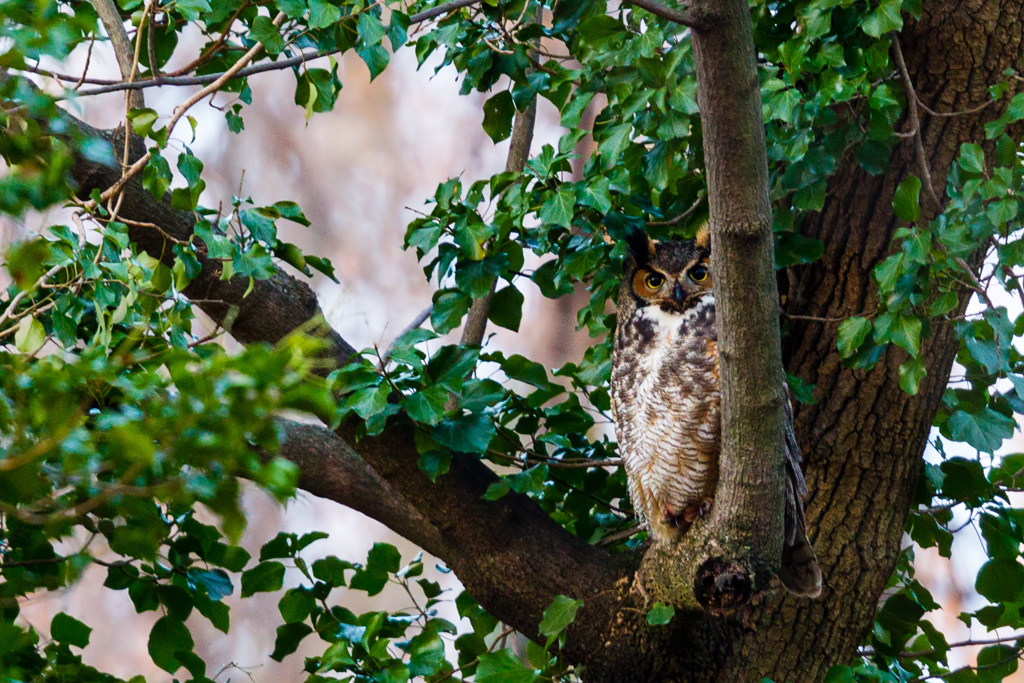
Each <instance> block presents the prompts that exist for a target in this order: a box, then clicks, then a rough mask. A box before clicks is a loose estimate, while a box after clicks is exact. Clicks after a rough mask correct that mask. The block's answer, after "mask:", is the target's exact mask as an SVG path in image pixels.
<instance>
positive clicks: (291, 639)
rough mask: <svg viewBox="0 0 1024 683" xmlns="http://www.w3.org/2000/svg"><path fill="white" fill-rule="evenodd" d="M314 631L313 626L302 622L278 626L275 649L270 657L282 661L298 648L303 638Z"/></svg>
mask: <svg viewBox="0 0 1024 683" xmlns="http://www.w3.org/2000/svg"><path fill="white" fill-rule="evenodd" d="M312 632H313V629H312V627H310V626H309V625H308V624H304V623H301V622H300V623H295V624H283V625H281V626H278V627H277V638H276V639H275V640H274V651H273V652H271V653H270V658H271V659H273V660H274V661H275V662H280V661H281V660H283V659H284V658H285V657H287V656H288V655H290V654H292V653H293V652H295V651H296V650H298V649H299V643H301V642H302V639H303V638H305V637H306V636H308V635H309V634H310V633H312Z"/></svg>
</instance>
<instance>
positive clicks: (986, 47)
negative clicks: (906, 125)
mask: <svg viewBox="0 0 1024 683" xmlns="http://www.w3.org/2000/svg"><path fill="white" fill-rule="evenodd" d="M1022 23H1024V4H1022V3H1021V2H1019V0H1011V1H1002V0H991V1H988V2H970V3H925V7H924V16H922V18H921V21H919V22H912V23H910V24H908V26H907V27H906V28H905V29H904V31H903V32H902V33H901V35H900V36H899V40H900V44H901V45H902V49H903V53H904V55H905V57H906V60H907V66H908V69H909V71H910V74H911V79H912V80H913V82H914V85H915V88H916V90H917V94H918V96H919V97H920V99H921V100H922V101H923V102H924V103H925V104H927V105H928V107H929V108H930V109H931V110H933V111H936V112H955V111H965V110H970V109H973V108H975V107H978V106H979V105H981V104H984V103H985V102H986V101H987V100H988V99H989V97H988V94H987V89H988V86H990V85H992V84H994V83H997V82H999V81H1001V80H1003V79H1004V78H1005V77H1004V76H1002V72H1003V70H1004V69H1006V68H1016V67H1018V66H1019V60H1020V54H1021V48H1022V45H1024V31H1022V30H1021V26H1022ZM1011 96H1012V93H1010V94H1009V95H1005V96H1004V99H1003V100H1001V101H1000V102H999V103H997V105H996V106H993V107H989V108H987V109H985V110H983V111H981V112H976V113H973V114H965V115H961V116H952V117H933V116H929V115H928V114H923V118H922V123H921V125H922V141H923V143H924V149H925V154H926V157H927V160H928V164H929V166H930V169H931V175H932V178H933V181H934V182H935V185H936V192H937V194H938V195H939V196H940V197H944V187H945V179H946V177H947V175H948V173H949V170H950V167H951V165H952V163H953V160H954V159H955V158H956V156H957V155H958V153H959V148H960V144H961V143H963V142H966V141H979V140H984V138H985V134H984V123H985V122H986V121H989V120H992V119H994V118H997V117H998V114H999V111H1000V110H1001V109H1002V107H1004V106H1005V102H1008V101H1009V98H1010V97H1011ZM916 164H917V162H916V158H915V154H914V144H913V141H912V140H910V139H908V140H906V141H904V142H903V143H902V144H901V145H899V146H898V147H897V148H896V149H895V150H894V152H893V155H892V159H891V161H890V168H889V171H888V173H886V174H885V175H880V176H872V175H870V174H868V173H867V172H865V171H864V170H862V169H860V168H859V167H858V165H857V162H856V161H855V159H854V158H853V156H852V155H850V156H849V157H848V158H847V159H845V160H844V162H843V163H842V165H841V167H840V169H839V171H838V172H837V173H836V175H835V177H834V178H833V179H832V181H831V183H830V185H829V191H828V196H829V198H828V200H827V201H826V204H825V207H824V210H823V211H822V212H821V213H820V214H817V215H814V216H812V217H811V219H810V220H809V221H808V222H807V223H806V225H805V226H804V229H803V233H804V234H805V235H807V236H810V237H814V238H816V239H819V240H821V241H822V242H823V243H824V245H825V255H824V256H823V257H822V259H821V261H819V262H818V263H815V264H814V265H812V266H810V267H808V268H807V269H806V272H804V273H800V274H799V278H798V279H799V285H798V286H796V287H794V288H793V289H791V291H790V292H789V297H788V306H787V308H788V309H789V310H788V312H790V313H795V314H802V315H810V316H817V317H823V318H828V319H829V320H832V319H835V318H840V319H841V318H844V317H848V316H852V315H857V314H859V313H862V312H865V311H867V312H873V311H874V310H876V308H877V305H878V299H877V295H876V294H877V283H876V282H875V281H874V279H873V278H872V271H873V269H874V267H875V266H876V265H877V264H878V263H879V262H880V261H882V260H883V259H884V258H885V257H886V256H888V255H889V254H890V253H891V248H890V241H891V239H892V235H893V233H894V232H895V230H896V228H897V221H896V219H895V216H894V215H893V210H892V205H891V201H890V198H891V197H892V196H893V192H894V190H895V189H896V186H897V185H898V184H899V183H900V182H901V181H902V180H903V179H905V178H906V177H907V175H908V174H910V173H914V174H918V173H917V165H916ZM921 197H922V204H923V207H922V208H923V210H924V218H926V219H927V218H930V217H931V216H932V215H933V213H930V212H929V211H928V208H929V204H928V202H926V201H925V193H924V192H922V195H921ZM968 298H969V297H967V296H964V297H962V299H961V302H960V311H961V312H962V310H963V309H964V308H965V307H966V305H967V299H968ZM838 325H839V323H838V322H809V321H803V320H793V321H791V324H790V333H789V335H788V337H787V339H786V341H785V342H784V345H785V347H784V356H785V358H786V365H787V368H788V370H789V372H790V373H792V374H794V375H796V376H798V377H801V378H802V379H804V380H805V381H807V382H809V383H811V384H814V385H816V388H815V391H814V397H815V399H816V403H815V404H814V405H810V406H798V407H797V410H798V412H797V415H796V429H797V434H798V437H799V440H800V444H801V446H802V447H803V450H804V462H805V469H806V471H807V473H808V486H809V488H810V497H809V500H808V518H809V519H808V521H809V525H810V530H811V534H812V535H811V538H812V541H813V543H814V547H815V551H816V552H817V554H818V558H819V560H820V561H821V564H822V567H823V569H824V571H825V577H826V578H825V588H824V593H823V596H822V599H821V600H817V601H806V600H794V599H791V598H787V599H784V600H781V601H779V600H776V601H772V602H769V606H767V607H765V608H764V610H763V612H762V614H761V615H760V617H759V619H758V628H757V631H756V632H755V633H752V634H751V635H749V636H748V637H747V638H746V639H745V640H744V642H743V646H742V648H740V649H739V650H738V652H739V655H740V656H739V657H737V658H736V661H735V662H734V666H731V667H729V669H730V673H727V674H725V675H723V676H721V677H720V678H719V680H722V681H731V680H736V681H740V680H758V679H759V678H760V677H761V676H768V677H769V678H771V679H772V680H775V681H818V680H821V679H822V678H823V677H824V675H825V673H826V671H827V670H828V669H829V667H830V666H831V665H833V664H835V663H837V662H842V661H844V660H847V659H848V658H849V657H850V656H851V655H852V654H853V652H854V650H855V648H856V647H857V645H858V643H859V642H860V641H861V640H862V638H863V637H864V635H865V634H866V633H867V631H868V629H869V628H870V627H871V624H872V621H873V619H874V615H875V612H876V611H877V606H878V600H879V596H880V595H881V592H882V590H883V588H884V587H885V583H886V580H887V579H888V578H889V576H890V574H891V572H892V571H893V568H894V565H895V562H896V559H897V555H898V554H899V551H900V548H901V546H902V539H903V529H904V523H905V519H906V515H907V512H908V510H909V508H910V501H911V498H912V495H913V492H914V488H915V484H916V481H917V474H918V472H919V470H920V467H921V454H922V452H923V450H924V448H925V445H926V442H927V438H928V434H929V430H930V428H931V424H932V420H933V418H934V417H935V413H936V411H937V410H938V407H939V402H940V400H941V398H942V393H943V391H944V389H945V387H946V380H947V378H948V377H949V373H950V368H951V367H952V364H953V359H954V357H955V355H956V351H957V348H958V341H957V338H956V334H955V330H954V329H953V326H952V325H948V324H941V323H939V324H934V325H933V326H932V335H931V337H930V338H929V339H927V340H926V341H924V343H923V344H922V351H921V356H922V357H923V358H924V359H925V362H926V364H927V369H928V376H927V377H926V378H925V379H924V380H923V381H922V382H921V387H920V391H919V393H918V395H917V396H913V397H911V396H908V395H907V394H905V393H903V392H902V391H901V390H900V387H899V381H898V374H897V373H898V370H899V366H900V364H901V363H902V362H903V361H904V360H906V357H907V356H906V354H905V353H904V352H903V351H901V350H899V349H895V348H892V349H890V350H889V351H888V352H887V353H886V355H885V356H884V357H883V358H882V360H881V361H880V362H879V364H878V365H877V366H876V367H875V368H874V369H873V370H871V371H867V372H865V371H854V370H851V369H848V368H845V367H843V366H842V365H841V364H840V358H839V354H838V351H837V348H836V335H837V328H838Z"/></svg>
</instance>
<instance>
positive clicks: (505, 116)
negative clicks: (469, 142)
mask: <svg viewBox="0 0 1024 683" xmlns="http://www.w3.org/2000/svg"><path fill="white" fill-rule="evenodd" d="M515 111H516V108H515V105H513V104H512V93H510V92H509V91H507V90H502V91H501V92H499V93H498V94H497V95H494V96H493V97H491V98H490V99H488V100H487V101H486V102H484V123H483V128H484V132H486V133H487V135H488V136H490V138H491V140H493V141H494V142H501V141H502V140H504V139H505V138H507V137H508V136H509V135H511V134H512V118H513V116H514V115H515Z"/></svg>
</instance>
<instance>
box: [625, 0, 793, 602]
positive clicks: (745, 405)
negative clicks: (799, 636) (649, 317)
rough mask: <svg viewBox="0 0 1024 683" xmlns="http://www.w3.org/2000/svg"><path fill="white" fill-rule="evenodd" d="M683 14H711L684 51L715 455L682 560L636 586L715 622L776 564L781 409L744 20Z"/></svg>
mask: <svg viewBox="0 0 1024 683" xmlns="http://www.w3.org/2000/svg"><path fill="white" fill-rule="evenodd" d="M692 7H693V10H694V11H697V12H711V11H715V12H718V21H717V23H716V24H715V25H714V27H713V29H711V30H708V31H706V32H705V31H695V32H694V34H693V37H692V40H693V53H694V64H695V66H696V71H697V92H698V101H699V105H700V116H701V123H702V126H703V130H704V158H705V160H706V164H707V180H708V203H709V210H710V215H711V266H712V272H713V274H714V279H715V303H716V310H717V314H716V317H717V321H716V325H717V332H718V356H719V363H720V371H719V375H720V386H721V392H722V440H721V443H722V449H721V455H720V457H719V480H718V487H717V489H716V493H715V505H714V509H713V511H712V512H711V516H710V518H709V519H708V523H707V524H706V525H701V526H699V527H697V528H696V529H693V530H691V531H690V532H689V534H688V536H692V538H684V539H683V540H684V544H683V545H685V546H687V548H686V549H685V551H684V550H681V549H680V548H665V549H655V552H651V553H648V556H647V557H646V558H645V562H644V567H643V568H642V569H641V578H642V579H644V580H645V581H646V583H645V585H646V587H647V590H648V591H649V592H652V591H653V593H652V594H657V595H663V596H665V597H672V598H673V602H674V603H676V604H679V602H680V601H681V600H683V601H685V600H686V599H687V598H689V599H691V600H692V599H695V600H696V602H697V603H699V604H700V605H702V606H704V607H705V608H709V609H713V610H717V609H732V608H735V607H736V606H738V605H740V604H743V603H745V602H746V601H748V600H749V599H750V598H751V597H752V596H753V595H754V594H756V593H758V592H760V591H761V590H763V589H764V588H765V587H766V586H767V583H768V580H769V579H770V577H771V575H772V574H773V573H774V572H775V571H776V570H777V569H778V567H779V564H780V558H781V553H782V536H783V533H782V532H783V502H784V472H785V469H784V455H783V454H784V443H785V442H784V438H785V437H784V430H783V420H784V403H783V401H784V400H786V397H785V395H784V393H783V391H784V389H783V388H784V379H783V378H784V377H785V375H784V374H783V369H782V352H781V341H780V338H779V321H778V303H777V302H778V293H777V290H776V283H775V261H774V254H773V236H772V213H771V205H770V203H769V198H768V160H767V156H766V153H765V138H764V123H763V120H762V113H761V97H760V91H759V89H758V85H757V84H758V79H757V63H756V60H755V50H754V42H753V26H752V22H751V19H750V11H749V9H748V5H747V3H746V1H745V0H694V2H693V4H692ZM691 548H696V549H698V550H697V552H696V553H694V552H693V551H692V550H691ZM672 561H676V562H681V563H682V564H683V566H684V570H683V572H684V573H683V578H684V580H690V581H692V582H693V584H692V585H691V586H684V587H680V586H678V585H675V584H673V583H670V582H668V581H666V580H665V579H663V578H661V577H663V576H664V574H665V570H666V568H667V567H669V566H671V562H672ZM694 565H697V566H694ZM681 588H682V589H683V590H682V591H681V590H680V589H681ZM691 591H692V597H690V595H688V594H689V593H690V592H691ZM680 592H682V595H680ZM657 595H656V596H655V597H657Z"/></svg>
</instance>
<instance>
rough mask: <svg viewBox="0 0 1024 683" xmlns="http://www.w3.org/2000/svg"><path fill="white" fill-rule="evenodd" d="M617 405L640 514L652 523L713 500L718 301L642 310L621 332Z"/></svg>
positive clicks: (709, 299)
mask: <svg viewBox="0 0 1024 683" xmlns="http://www.w3.org/2000/svg"><path fill="white" fill-rule="evenodd" d="M611 384H612V386H611V388H612V392H611V393H612V401H613V406H614V410H615V421H616V434H617V438H618V441H619V450H620V453H621V455H622V458H623V462H624V464H625V466H626V470H627V474H628V475H629V484H630V493H631V497H632V498H633V504H634V507H636V508H637V510H638V512H642V513H643V514H644V515H645V516H646V517H647V518H648V520H649V521H650V522H652V523H654V522H657V521H658V520H659V519H660V518H663V517H664V516H665V513H666V511H669V512H678V511H679V510H681V509H682V508H685V507H687V506H690V505H693V504H694V503H696V502H698V501H700V500H701V499H702V498H707V497H711V495H713V492H714V485H715V483H716V482H717V476H718V451H719V440H720V437H719V435H720V429H721V427H720V424H721V418H720V412H719V406H720V400H721V399H720V393H719V385H718V353H717V342H716V336H715V307H714V297H713V295H712V294H710V293H708V294H707V295H705V297H704V298H703V299H702V300H700V301H699V302H698V303H697V304H696V305H695V306H693V307H691V308H690V309H688V310H686V311H684V312H682V313H678V312H674V311H666V310H663V309H661V308H660V307H658V306H646V307H642V308H639V309H637V310H636V311H635V312H634V313H633V315H632V316H630V317H629V318H628V319H627V320H623V321H620V325H619V328H618V329H617V330H616V339H615V355H614V359H613V365H612V383H611Z"/></svg>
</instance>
